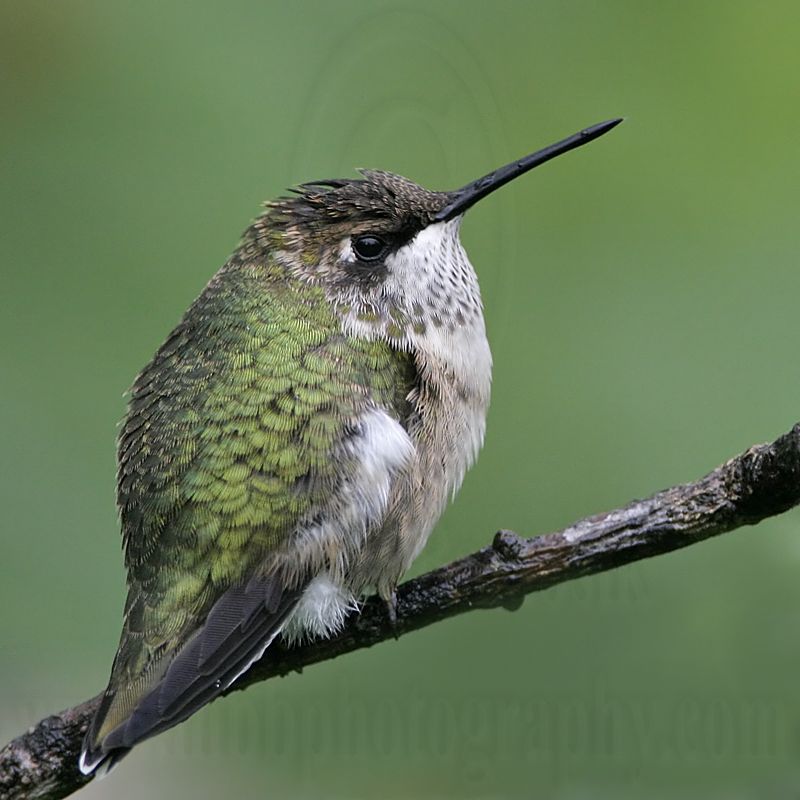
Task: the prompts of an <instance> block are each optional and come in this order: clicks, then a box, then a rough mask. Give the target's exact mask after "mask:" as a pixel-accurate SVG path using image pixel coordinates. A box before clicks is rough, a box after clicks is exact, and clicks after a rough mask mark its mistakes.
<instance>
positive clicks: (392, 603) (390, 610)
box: [383, 589, 397, 639]
mask: <svg viewBox="0 0 800 800" xmlns="http://www.w3.org/2000/svg"><path fill="white" fill-rule="evenodd" d="M383 602H384V603H385V604H386V615H387V616H388V617H389V624H390V625H391V626H392V630H393V631H394V638H395V639H396V638H397V592H396V591H395V590H394V589H392V591H391V592H390V594H389V595H388V597H384V598H383Z"/></svg>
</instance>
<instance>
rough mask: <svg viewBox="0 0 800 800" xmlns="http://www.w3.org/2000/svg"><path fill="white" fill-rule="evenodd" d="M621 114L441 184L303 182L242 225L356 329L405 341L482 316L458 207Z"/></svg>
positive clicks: (377, 179) (366, 176)
mask: <svg viewBox="0 0 800 800" xmlns="http://www.w3.org/2000/svg"><path fill="white" fill-rule="evenodd" d="M619 122H621V120H620V119H615V120H609V121H608V122H603V123H600V124H598V125H594V126H593V127H591V128H587V129H585V130H583V131H580V132H579V133H576V134H575V135H573V136H570V137H569V138H567V139H564V140H562V141H560V142H557V143H556V144H553V145H550V146H549V147H546V148H544V149H542V150H538V151H536V152H535V153H532V154H531V155H529V156H526V157H525V158H522V159H519V160H518V161H514V162H512V163H511V164H507V165H506V166H503V167H500V168H499V169H496V170H494V171H492V172H490V173H488V174H487V175H484V176H483V177H481V178H478V179H477V180H475V181H472V182H471V183H468V184H467V185H466V186H463V187H461V188H460V189H456V190H454V191H449V192H436V191H430V190H428V189H425V188H423V187H422V186H419V185H417V184H416V183H414V182H412V181H410V180H408V179H407V178H403V177H401V176H399V175H394V174H392V173H389V172H383V171H379V170H361V177H360V178H356V179H332V180H320V181H314V182H311V183H306V184H302V185H301V186H299V187H298V188H297V189H296V190H293V191H294V196H290V197H282V198H280V199H278V200H276V201H274V202H272V203H268V204H267V211H266V212H265V214H264V215H263V216H262V217H261V218H260V219H259V220H257V221H256V223H255V226H254V228H253V229H251V232H252V233H254V234H255V238H256V241H257V242H258V243H259V244H260V247H261V248H266V249H268V250H269V252H270V253H271V254H272V255H273V257H274V258H276V259H277V260H278V262H279V263H281V264H282V265H283V266H284V267H285V268H286V269H288V270H289V271H290V273H291V274H292V275H293V276H294V277H296V278H299V279H301V280H304V281H308V282H311V283H314V284H318V285H320V286H322V287H323V289H324V290H325V292H326V294H327V296H328V298H329V300H330V301H331V302H332V303H333V304H334V307H335V308H336V309H337V310H338V312H339V313H340V314H341V315H342V317H343V319H344V320H345V322H346V323H347V324H348V325H349V326H350V327H351V328H352V329H353V330H354V332H356V333H358V334H360V335H371V336H376V335H379V336H382V337H384V338H387V339H389V340H391V341H392V342H393V344H395V345H396V346H400V347H410V346H412V345H414V344H416V343H419V340H420V339H421V338H423V339H424V338H426V337H427V338H430V337H431V335H432V332H433V331H436V332H437V333H435V336H436V338H437V340H439V339H441V338H442V337H443V336H444V337H445V338H446V337H447V336H448V335H454V334H456V332H457V331H458V330H459V329H460V328H475V327H476V326H478V327H479V328H480V333H481V334H482V333H483V316H482V307H481V299H480V292H479V289H478V284H477V279H476V277H475V273H474V270H473V269H472V266H471V265H470V263H469V261H468V259H467V256H466V253H465V252H464V250H463V248H462V246H461V243H460V241H459V228H460V224H461V220H462V218H463V215H464V213H465V211H466V210H467V209H469V208H470V207H471V206H472V205H474V204H475V203H476V202H478V200H480V199H482V198H483V197H486V195H488V194H490V193H491V192H493V191H495V190H496V189H498V188H499V187H500V186H503V185H505V184H506V183H508V182H509V181H511V180H513V179H514V178H516V177H518V176H520V175H522V174H524V173H525V172H527V171H529V170H531V169H533V168H534V167H536V166H538V165H539V164H543V163H544V162H545V161H549V160H550V159H551V158H554V157H555V156H557V155H560V154H562V153H565V152H567V151H569V150H572V149H574V148H576V147H580V146H581V145H583V144H586V143H587V142H590V141H592V140H593V139H596V138H597V137H598V136H601V135H603V134H604V133H606V132H607V131H609V130H611V128H613V127H615V126H616V125H617V124H618V123H619Z"/></svg>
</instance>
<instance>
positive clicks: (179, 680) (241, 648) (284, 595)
mask: <svg viewBox="0 0 800 800" xmlns="http://www.w3.org/2000/svg"><path fill="white" fill-rule="evenodd" d="M303 588H304V587H299V588H296V589H291V590H286V589H284V588H283V586H282V585H281V584H280V582H279V580H278V579H277V578H275V577H267V578H253V579H251V580H250V581H249V582H248V583H247V584H244V585H239V586H233V587H231V588H230V589H228V590H227V591H226V592H225V593H224V594H223V595H222V596H221V597H220V598H219V599H218V600H217V601H216V603H215V604H214V606H213V607H212V609H211V611H210V612H209V614H208V616H207V617H206V620H205V622H204V623H203V625H202V626H201V627H200V628H198V629H197V630H196V631H195V632H194V633H193V634H191V636H190V637H189V638H188V639H187V641H186V642H185V643H184V644H183V645H182V646H181V647H180V648H179V649H178V650H177V651H176V654H175V656H174V658H173V659H172V661H171V663H170V664H169V666H168V667H167V668H166V670H164V672H163V674H162V675H161V676H160V677H159V679H158V680H157V681H156V683H155V684H150V685H147V684H146V683H145V682H144V681H143V682H142V686H143V689H142V691H141V695H140V696H139V697H136V698H135V699H134V700H133V701H132V703H131V708H130V710H129V712H128V713H126V714H125V716H124V718H123V719H122V720H121V721H120V722H119V723H117V724H116V725H115V726H114V727H113V728H112V729H111V730H110V731H105V732H104V731H103V728H104V727H106V725H105V723H106V720H107V717H108V715H109V711H110V710H111V709H112V706H114V705H115V700H117V699H118V693H119V692H120V690H125V691H126V693H128V694H129V693H130V692H129V690H130V688H131V687H116V686H114V684H113V676H112V682H111V684H109V687H108V689H107V690H106V694H105V696H104V697H103V701H102V702H101V704H100V707H99V708H98V710H97V713H96V714H95V716H94V719H93V720H92V723H91V725H90V726H89V731H88V732H87V734H86V739H85V740H84V744H83V750H82V752H81V757H80V762H79V766H80V769H81V772H83V773H84V774H87V775H88V774H92V773H97V774H99V770H103V771H104V773H105V772H107V771H108V770H109V769H111V768H112V767H113V766H114V765H115V764H116V763H118V762H119V760H120V759H121V758H123V757H124V756H125V755H126V754H127V753H128V752H129V751H130V749H131V748H132V747H133V746H134V745H135V744H138V743H139V742H141V741H143V740H144V739H147V738H149V737H151V736H155V735H156V734H157V733H161V732H162V731H164V730H166V729H167V728H171V727H172V726H173V725H177V724H178V723H179V722H183V721H184V720H185V719H187V718H188V717H190V716H191V715H192V714H194V713H195V711H197V710H198V709H200V708H201V707H202V706H204V705H206V704H207V703H209V702H211V701H212V700H213V699H214V698H216V697H218V696H219V695H220V694H221V693H222V692H223V691H224V690H225V689H226V688H227V687H228V686H230V685H231V684H232V683H233V682H234V681H235V680H236V678H238V677H239V676H240V675H242V674H243V673H244V672H246V671H247V670H248V669H249V668H250V666H251V665H252V664H253V663H254V662H255V661H257V660H258V659H259V658H261V656H262V655H263V654H264V651H265V650H266V649H267V647H269V645H270V644H271V643H272V641H273V640H274V638H275V637H276V636H277V635H278V634H279V633H280V631H281V629H282V628H283V626H284V624H285V623H286V620H287V618H288V617H289V615H290V614H291V612H292V611H293V610H294V607H295V606H296V605H297V602H298V600H299V599H300V596H301V594H302V590H303ZM134 694H135V692H134Z"/></svg>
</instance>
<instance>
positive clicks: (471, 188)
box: [433, 117, 622, 222]
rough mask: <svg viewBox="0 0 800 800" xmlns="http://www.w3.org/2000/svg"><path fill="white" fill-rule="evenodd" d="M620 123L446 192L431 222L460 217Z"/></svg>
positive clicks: (588, 131)
mask: <svg viewBox="0 0 800 800" xmlns="http://www.w3.org/2000/svg"><path fill="white" fill-rule="evenodd" d="M620 122H622V118H621V117H620V118H619V119H609V120H607V121H606V122H599V123H598V124H597V125H592V127H591V128H586V129H585V130H582V131H579V132H578V133H575V134H573V135H572V136H569V137H567V138H566V139H562V140H561V141H560V142H556V143H555V144H551V145H550V146H549V147H545V148H544V149H543V150H537V151H536V152H535V153H531V154H530V155H529V156H525V158H521V159H520V160H519V161H512V162H511V163H510V164H506V165H505V166H504V167H500V169H496V170H494V172H490V173H489V174H488V175H484V176H483V177H482V178H478V180H476V181H472V183H468V184H467V185H466V186H464V187H463V188H461V189H456V190H455V191H454V192H450V193H449V194H450V197H451V200H450V202H449V203H448V204H447V205H446V206H445V207H444V208H443V209H442V210H441V211H439V212H438V213H437V214H436V215H435V216H434V218H433V221H434V222H444V221H446V220H448V219H453V217H457V216H458V215H459V214H463V213H464V212H465V211H466V210H467V209H468V208H469V207H470V206H473V205H475V203H477V202H478V200H481V199H482V198H484V197H486V195H487V194H491V193H492V192H493V191H494V190H495V189H499V188H500V187H501V186H504V185H505V184H507V183H508V182H509V181H513V180H514V178H518V177H519V176H520V175H522V174H524V173H525V172H527V171H528V170H531V169H533V168H534V167H538V166H539V164H544V162H545V161H549V160H550V159H551V158H555V157H556V156H560V155H561V154H562V153H566V152H568V151H569V150H574V149H575V148H576V147H581V146H582V145H585V144H586V143H587V142H591V141H592V139H597V138H598V137H599V136H602V135H603V134H604V133H608V132H609V131H610V130H611V129H612V128H615V127H616V126H617V125H619V123H620Z"/></svg>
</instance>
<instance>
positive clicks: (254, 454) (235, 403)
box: [100, 258, 414, 736]
mask: <svg viewBox="0 0 800 800" xmlns="http://www.w3.org/2000/svg"><path fill="white" fill-rule="evenodd" d="M413 381H414V368H413V363H412V359H411V357H410V356H409V355H408V354H405V353H398V352H396V351H394V350H392V349H391V348H390V347H389V346H388V345H387V344H385V343H382V342H367V341H364V340H360V339H353V338H349V337H347V336H345V335H344V334H343V333H342V330H341V326H340V323H339V320H338V318H337V317H336V316H335V315H334V314H333V312H332V310H331V308H330V306H329V304H328V303H327V302H326V300H325V297H324V295H323V292H322V290H321V289H320V288H318V287H314V286H311V285H309V284H307V283H303V282H301V281H299V280H296V279H290V278H288V277H287V276H286V275H285V273H284V272H283V270H282V269H280V268H278V267H276V266H274V265H271V264H268V265H263V264H261V265H255V264H247V263H241V262H239V261H238V260H237V259H236V258H234V259H232V260H231V262H229V264H228V265H226V267H224V268H223V269H222V270H221V271H220V272H219V273H218V274H217V276H216V277H215V278H214V279H213V280H212V281H211V283H210V284H209V285H208V287H207V288H206V289H205V291H204V292H203V294H202V295H201V296H200V297H199V298H198V299H197V301H196V302H195V303H194V304H193V305H192V306H191V308H190V309H189V310H188V311H187V313H186V315H185V316H184V318H183V320H182V321H181V322H180V324H179V325H178V326H177V327H176V328H175V330H174V331H173V332H172V333H171V334H170V336H169V338H168V339H167V341H166V342H165V343H164V345H163V346H162V347H161V348H160V349H159V351H158V352H157V353H156V355H155V357H154V358H153V360H152V361H151V362H150V364H148V366H147V367H145V369H144V370H143V371H142V373H141V374H140V375H139V376H138V378H137V379H136V381H135V383H134V385H133V388H132V391H131V399H130V405H129V411H128V415H127V417H126V420H125V423H124V425H123V428H122V430H121V433H120V437H119V472H118V503H119V507H120V511H121V516H122V531H123V539H124V543H125V559H126V565H127V567H128V571H129V596H128V602H127V605H126V616H125V624H124V629H123V633H122V639H121V642H120V649H119V652H118V654H117V658H116V660H115V664H114V669H113V672H112V678H111V684H110V686H109V689H110V690H112V691H120V690H122V691H123V694H125V695H126V696H127V697H126V699H124V702H123V698H122V697H120V698H119V702H117V703H112V706H111V708H110V709H109V713H108V714H107V717H106V720H105V723H104V724H103V726H102V729H101V731H100V735H101V736H102V735H103V734H104V733H106V732H108V731H109V730H111V729H112V728H113V727H114V726H115V725H116V724H118V722H119V720H120V719H121V718H124V715H125V713H126V711H127V709H129V708H130V707H131V704H132V703H133V702H134V701H135V697H136V696H139V695H141V693H142V692H143V691H144V690H145V689H146V687H147V686H148V685H152V683H153V681H155V680H157V678H158V677H159V675H160V674H162V673H163V670H164V669H165V667H166V664H167V663H168V662H169V660H170V657H171V654H173V653H174V651H175V650H176V648H177V647H179V646H180V645H181V644H182V643H183V642H184V641H185V640H186V638H187V637H188V635H189V634H190V633H191V632H192V631H193V630H195V629H196V628H197V626H198V625H199V624H200V623H201V622H202V620H203V619H204V618H205V617H206V615H207V614H208V612H209V609H210V608H211V606H212V605H213V603H214V601H215V599H217V598H218V597H219V596H220V595H221V594H222V593H223V592H224V591H225V590H226V589H227V588H229V587H230V586H232V585H235V584H237V583H238V582H241V581H242V580H244V579H245V578H246V577H247V576H249V575H251V574H252V573H253V572H254V570H257V569H258V566H259V565H260V564H262V563H264V561H265V560H266V559H268V557H269V555H270V554H271V553H273V552H274V551H275V550H276V548H278V547H280V546H281V545H282V544H283V543H285V542H286V540H287V537H289V535H290V534H291V533H292V531H294V530H295V529H296V528H297V526H298V523H301V522H302V521H303V520H307V519H311V518H312V517H313V515H314V513H315V512H316V511H317V510H318V509H320V508H322V507H324V506H325V504H326V502H328V501H329V500H330V498H331V496H332V495H333V493H335V492H336V485H337V474H340V471H341V469H342V465H341V464H340V463H336V460H335V459H334V458H333V457H332V455H333V453H334V452H335V450H336V447H337V444H338V443H339V442H341V441H342V439H343V438H344V436H345V435H346V433H347V431H348V430H351V429H352V426H353V425H354V423H355V422H356V420H357V418H358V416H359V415H360V414H361V413H363V411H364V409H366V408H367V407H368V406H369V405H370V404H371V403H376V404H378V405H380V406H382V407H384V408H386V409H387V411H389V413H390V414H392V415H393V416H395V417H396V418H398V419H400V420H404V416H405V414H406V413H407V405H406V396H407V394H408V392H409V391H410V390H411V388H412V385H413Z"/></svg>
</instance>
